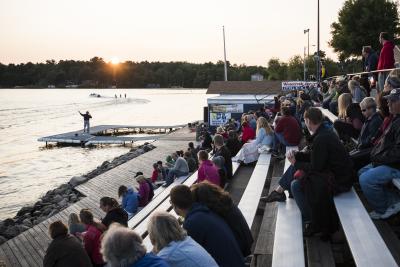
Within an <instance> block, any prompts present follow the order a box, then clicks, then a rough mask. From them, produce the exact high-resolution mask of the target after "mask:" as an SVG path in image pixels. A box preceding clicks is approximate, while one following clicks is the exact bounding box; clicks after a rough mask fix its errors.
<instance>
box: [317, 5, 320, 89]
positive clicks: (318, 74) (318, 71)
mask: <svg viewBox="0 0 400 267" xmlns="http://www.w3.org/2000/svg"><path fill="white" fill-rule="evenodd" d="M317 24H318V30H317V82H318V83H320V82H321V75H320V69H321V64H320V59H319V50H320V48H319V0H318V23H317Z"/></svg>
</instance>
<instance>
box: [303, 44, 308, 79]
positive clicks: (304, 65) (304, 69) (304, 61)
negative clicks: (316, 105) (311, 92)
mask: <svg viewBox="0 0 400 267" xmlns="http://www.w3.org/2000/svg"><path fill="white" fill-rule="evenodd" d="M303 71H304V74H303V76H304V77H303V81H306V73H307V68H306V47H304V60H303Z"/></svg>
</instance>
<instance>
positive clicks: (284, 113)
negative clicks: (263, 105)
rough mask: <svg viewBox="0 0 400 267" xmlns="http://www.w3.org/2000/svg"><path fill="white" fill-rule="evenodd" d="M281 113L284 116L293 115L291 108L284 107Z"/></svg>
mask: <svg viewBox="0 0 400 267" xmlns="http://www.w3.org/2000/svg"><path fill="white" fill-rule="evenodd" d="M281 113H282V115H283V116H290V115H292V113H291V112H290V108H289V107H282V108H281Z"/></svg>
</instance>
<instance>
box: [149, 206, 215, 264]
mask: <svg viewBox="0 0 400 267" xmlns="http://www.w3.org/2000/svg"><path fill="white" fill-rule="evenodd" d="M147 229H148V233H149V237H150V241H151V243H152V244H153V247H154V248H153V251H154V252H155V253H157V256H159V257H161V258H162V259H164V260H165V261H166V262H167V263H168V264H169V265H170V266H171V267H218V265H217V263H216V262H215V260H214V259H213V258H212V257H211V255H210V254H209V253H208V252H207V251H206V250H205V249H204V248H203V247H202V246H200V245H199V244H198V243H197V242H196V241H194V240H193V239H192V238H191V237H190V236H187V233H186V231H185V230H184V229H182V227H181V226H180V225H179V222H178V220H177V219H176V218H175V217H174V216H172V215H171V214H169V213H166V212H157V213H155V214H153V215H152V216H151V218H150V221H149V223H148V225H147Z"/></svg>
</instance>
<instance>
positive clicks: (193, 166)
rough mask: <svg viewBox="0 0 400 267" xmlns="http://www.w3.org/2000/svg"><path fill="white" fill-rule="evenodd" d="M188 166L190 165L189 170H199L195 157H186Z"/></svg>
mask: <svg viewBox="0 0 400 267" xmlns="http://www.w3.org/2000/svg"><path fill="white" fill-rule="evenodd" d="M185 160H186V162H187V164H188V167H189V172H195V171H196V170H197V162H196V160H195V159H194V158H192V157H189V158H185Z"/></svg>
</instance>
